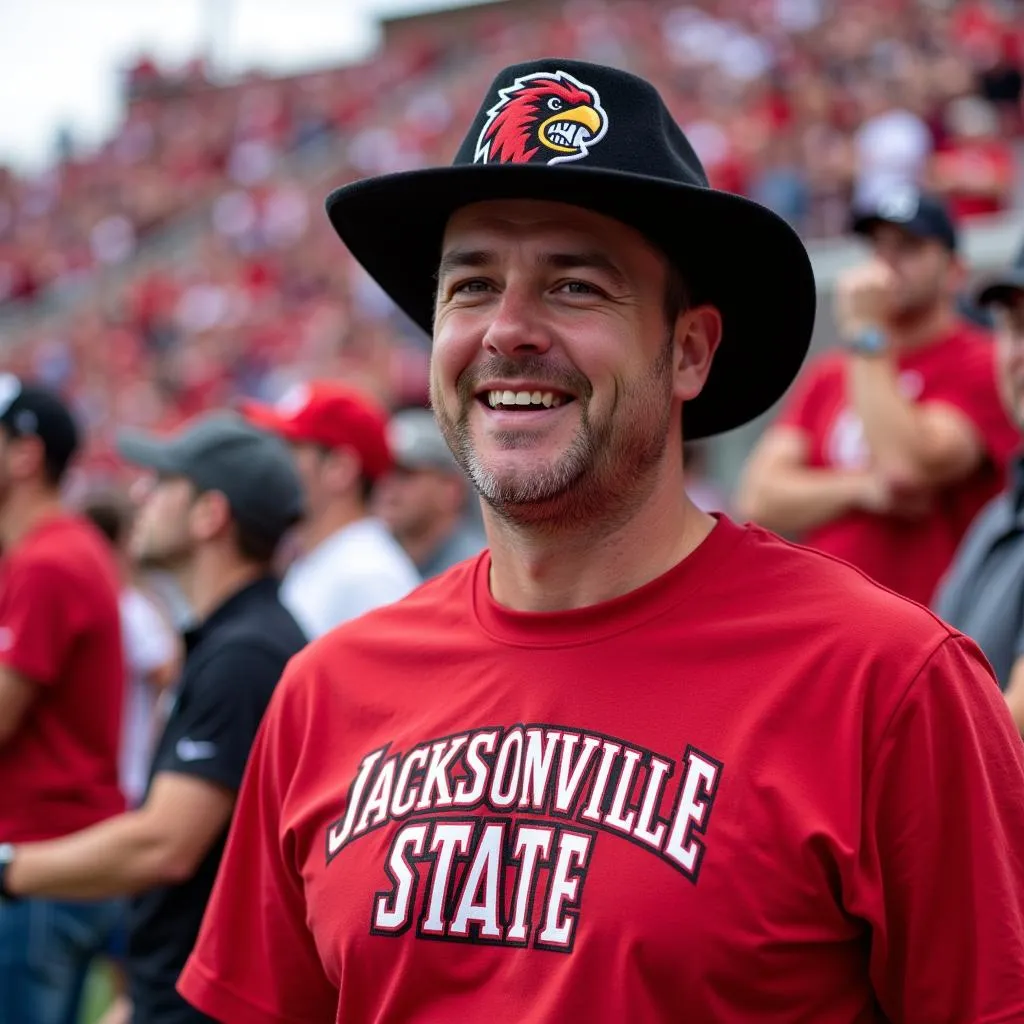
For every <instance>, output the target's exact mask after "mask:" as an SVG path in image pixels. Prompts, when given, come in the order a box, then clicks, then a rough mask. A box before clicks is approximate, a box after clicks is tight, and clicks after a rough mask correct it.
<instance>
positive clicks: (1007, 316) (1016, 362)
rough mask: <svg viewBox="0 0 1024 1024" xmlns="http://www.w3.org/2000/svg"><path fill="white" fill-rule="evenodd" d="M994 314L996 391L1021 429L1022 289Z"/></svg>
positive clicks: (1023, 413)
mask: <svg viewBox="0 0 1024 1024" xmlns="http://www.w3.org/2000/svg"><path fill="white" fill-rule="evenodd" d="M994 314H995V321H996V359H997V363H998V367H999V391H1000V394H1001V395H1002V398H1003V402H1004V404H1005V405H1006V409H1007V412H1009V414H1010V418H1011V419H1012V420H1013V422H1014V423H1016V424H1017V426H1019V427H1020V428H1021V430H1024V289H1021V290H1019V291H1016V292H1014V297H1013V299H1012V301H1010V302H1008V303H1006V304H1005V305H1000V306H997V307H996V308H995V310H994Z"/></svg>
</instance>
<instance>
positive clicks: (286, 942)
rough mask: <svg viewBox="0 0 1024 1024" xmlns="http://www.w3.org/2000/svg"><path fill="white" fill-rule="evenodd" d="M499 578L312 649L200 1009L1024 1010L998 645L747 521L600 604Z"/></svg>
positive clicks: (297, 669)
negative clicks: (563, 603) (990, 662)
mask: <svg viewBox="0 0 1024 1024" xmlns="http://www.w3.org/2000/svg"><path fill="white" fill-rule="evenodd" d="M488 572H489V556H488V555H487V554H486V553H484V554H483V555H482V556H480V558H478V559H476V560H474V561H472V562H468V563H464V564H462V565H461V566H457V567H456V568H455V569H453V570H451V571H450V572H449V573H447V574H445V575H444V576H441V577H439V578H437V579H436V580H434V581H432V582H430V583H428V584H426V585H425V586H423V587H421V588H420V589H419V590H418V591H416V592H414V593H413V594H412V595H411V596H410V597H409V598H407V599H405V600H403V601H401V602H399V603H398V604H394V605H391V606H388V607H385V608H382V609H378V610H377V611H374V612H371V613H370V614H368V615H367V616H365V617H364V618H362V619H360V620H357V621H355V622H353V623H350V624H348V625H346V626H343V627H342V628H341V629H339V630H337V631H335V632H334V633H332V634H328V635H327V636H326V637H325V638H323V639H322V640H320V641H318V642H317V643H315V644H312V645H311V646H310V647H309V648H308V649H307V650H306V651H305V652H304V653H302V654H300V655H298V656H297V657H296V658H295V659H294V660H293V662H292V663H291V665H290V666H289V668H288V670H287V671H286V673H285V676H284V679H283V680H282V682H281V684H280V685H279V687H278V689H277V692H276V693H275V695H274V698H273V700H272V702H271V706H270V709H269V711H268V713H267V717H266V719H265V720H264V723H263V727H262V730H261V732H260V734H259V736H258V738H257V741H256V744H255V746H254V749H253V753H252V755H251V759H250V762H249V767H248V770H247V775H246V779H245V781H244V783H243V787H242V791H241V795H240V798H239V803H238V808H237V811H236V815H235V819H234V824H233V827H232V833H231V836H230V838H229V841H228V848H227V852H226V855H225V858H224V862H223V865H222V868H221V871H220V875H219V879H218V883H217V886H216V888H215V890H214V894H213V897H212V900H211V902H210V904H209V908H208V911H207V916H206V919H205V921H204V925H203V928H202V931H201V933H200V937H199V939H198V942H197V945H196V948H195V951H194V953H193V956H192V958H191V960H190V961H189V964H188V965H187V966H186V968H185V970H184V972H183V974H182V976H181V979H180V981H179V987H180V990H181V992H182V994H183V995H184V996H185V998H187V999H189V1000H191V1001H192V1002H193V1003H195V1004H196V1005H197V1006H198V1007H200V1008H201V1009H202V1010H203V1011H205V1012H206V1013H208V1014H210V1015H211V1016H213V1017H215V1018H217V1019H218V1020H226V1021H247V1022H249V1024H285V1022H298V1021H318V1022H322V1021H329V1020H336V1021H338V1022H344V1024H364V1022H366V1024H369V1022H375V1024H383V1022H385V1021H416V1022H442V1021H487V1022H491V1024H499V1022H502V1024H503V1022H512V1021H514V1022H524V1021H529V1022H561V1021H595V1022H608V1024H612V1022H614V1024H620V1022H622V1021H630V1022H631V1024H645V1022H650V1024H654V1022H661V1021H666V1020H676V1019H679V1018H680V1015H683V1016H685V1018H686V1019H688V1020H693V1021H718V1022H730V1021H749V1020H758V1021H776V1022H779V1024H781V1022H786V1024H790V1022H792V1021H796V1020H807V1021H810V1020H813V1021H815V1022H817V1024H832V1022H835V1024H854V1022H857V1024H868V1022H874V1021H882V1020H885V1019H888V1020H892V1021H900V1020H908V1019H914V1020H922V1021H924V1020H958V1021H959V1020H963V1021H967V1020H981V1019H985V1020H992V1021H996V1020H1006V1021H1009V1020H1011V1019H1013V1020H1017V1019H1024V863H1022V858H1024V747H1022V745H1021V742H1020V738H1019V736H1017V734H1016V732H1015V730H1014V727H1013V724H1012V722H1011V720H1010V716H1009V713H1008V712H1007V709H1006V707H1005V705H1004V703H1003V700H1002V698H1001V696H1000V694H999V688H998V686H997V685H996V683H995V680H994V679H993V678H992V676H991V674H990V672H989V670H988V668H987V665H986V663H985V662H984V659H983V657H982V655H981V654H980V652H979V651H978V649H977V648H976V647H975V646H974V644H973V643H972V642H971V641H969V640H967V639H966V638H964V637H963V636H961V635H960V634H957V633H954V632H953V631H952V630H951V629H950V628H949V627H948V626H946V625H945V624H943V623H942V622H940V621H939V620H938V619H936V618H935V617H934V616H933V615H932V614H931V613H929V612H928V611H926V610H925V609H924V608H921V607H920V606H918V605H916V604H913V603H912V602H909V601H905V600H903V599H902V598H900V597H897V596H896V595H894V594H891V593H890V592H888V591H886V590H884V589H883V588H881V587H878V586H877V585H875V584H874V583H872V582H871V581H869V580H868V579H867V578H866V577H865V576H864V575H863V574H862V573H860V572H858V571H857V570H855V569H853V568H851V567H850V566H848V565H845V564H843V563H841V562H839V561H837V560H835V559H830V558H827V557H825V556H823V555H821V554H818V553H816V552H813V551H810V550H808V549H806V548H803V547H799V546H796V545H791V544H788V543H786V542H785V541H782V540H780V539H779V538H777V537H775V536H774V535H773V534H770V533H768V532H766V531H764V530H761V529H759V528H757V527H749V528H740V527H738V526H736V525H735V524H733V523H732V522H730V521H729V520H728V519H724V518H721V519H719V522H718V525H717V526H716V527H715V529H714V530H713V531H712V532H711V534H710V536H709V537H708V538H707V540H706V541H705V542H704V543H703V544H702V545H701V546H700V547H699V548H698V549H697V550H696V551H695V552H694V553H693V554H692V555H691V556H690V557H688V558H686V559H684V560H683V562H681V563H680V564H679V565H678V566H676V567H675V568H673V569H671V570H669V571H668V572H667V573H666V574H664V575H663V576H661V577H660V578H658V579H656V580H654V581H653V582H651V583H649V584H648V585H646V586H644V587H642V588H640V589H638V590H636V591H634V592H633V593H630V594H628V595H625V596H623V597H621V598H618V599H616V600H613V601H610V602H607V603H604V604H601V605H598V606H595V607H591V608H585V609H580V610H575V611H568V612H561V613H555V614H543V615H540V614H523V613H515V612H511V611H508V610H507V609H503V608H502V607H500V606H499V605H497V604H496V603H495V602H494V600H493V599H492V597H491V595H490V593H489V588H488ZM240 937H244V939H243V940H240ZM876 1000H877V1002H876ZM883 1015H884V1016H883Z"/></svg>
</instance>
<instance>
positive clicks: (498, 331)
mask: <svg viewBox="0 0 1024 1024" xmlns="http://www.w3.org/2000/svg"><path fill="white" fill-rule="evenodd" d="M483 346H484V348H485V349H487V350H488V352H491V353H494V354H497V355H503V356H514V355H523V354H525V353H530V354H537V353H540V352H547V351H548V349H549V348H551V335H550V332H549V330H548V328H547V326H546V324H545V317H544V310H543V303H542V301H541V300H540V298H539V297H537V296H536V295H534V294H533V293H531V291H530V290H529V289H528V288H526V287H525V286H523V285H513V286H510V287H507V288H506V289H505V290H504V292H502V294H501V298H500V300H499V301H498V303H497V305H496V307H495V311H494V319H493V320H491V322H490V324H489V325H488V327H487V331H486V332H485V334H484V337H483Z"/></svg>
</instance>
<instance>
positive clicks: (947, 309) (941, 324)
mask: <svg viewBox="0 0 1024 1024" xmlns="http://www.w3.org/2000/svg"><path fill="white" fill-rule="evenodd" d="M956 321H957V314H956V310H955V309H953V307H952V306H949V305H946V304H943V305H940V306H936V307H935V308H934V309H931V310H929V311H928V312H927V313H923V314H922V315H921V316H918V317H914V318H913V319H908V320H904V321H897V322H894V323H892V324H890V325H889V326H888V327H887V328H886V333H887V334H888V336H889V340H890V341H891V342H892V345H893V347H894V348H895V349H896V351H897V352H912V351H913V350H914V349H918V348H923V347H925V346H926V345H931V344H933V343H934V342H936V341H938V340H939V339H940V338H943V337H945V336H946V335H947V334H949V333H950V332H951V331H952V330H953V328H954V327H955V326H956Z"/></svg>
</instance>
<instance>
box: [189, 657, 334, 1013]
mask: <svg viewBox="0 0 1024 1024" xmlns="http://www.w3.org/2000/svg"><path fill="white" fill-rule="evenodd" d="M290 679H291V681H294V679H295V663H293V666H292V667H291V668H289V670H288V672H286V673H285V677H284V678H283V680H282V682H281V685H280V686H279V687H278V690H277V692H276V693H275V695H274V698H273V700H272V701H271V704H270V708H269V709H268V711H267V715H266V718H265V719H264V722H263V726H262V727H261V729H260V732H259V735H258V736H257V739H256V744H255V746H254V748H253V752H252V759H251V761H250V763H249V767H248V770H247V772H246V776H245V781H244V782H243V784H242V790H241V793H240V794H239V798H238V803H237V806H236V810H235V815H234V819H233V821H232V825H231V831H230V834H229V837H228V843H227V848H226V850H225V852H224V859H223V861H222V862H221V868H220V872H219V874H218V876H217V882H216V885H215V886H214V889H213V894H212V896H211V898H210V902H209V903H208V905H207V908H206V915H205V917H204V918H203V924H202V928H201V929H200V932H199V937H198V939H197V941H196V945H195V947H194V949H193V952H192V955H191V957H190V958H189V960H188V963H187V964H186V965H185V968H184V970H183V971H182V973H181V976H180V978H179V980H178V991H179V992H180V993H181V995H182V996H183V997H184V998H185V999H186V1000H188V1002H190V1003H191V1004H192V1005H193V1006H195V1007H197V1008H198V1009H200V1010H201V1011H202V1012H203V1013H206V1014H208V1015H209V1016H211V1017H214V1018H215V1019H217V1020H222V1021H243V1020H244V1021H250V1022H251V1024H321V1022H323V1021H332V1020H334V1019H335V1016H336V1014H337V1008H338V992H337V989H336V988H335V987H334V986H333V985H332V984H331V983H330V981H329V980H328V978H327V976H326V974H325V973H324V970H323V966H322V965H321V962H320V957H319V955H318V953H317V949H316V944H315V942H314V940H313V936H312V934H311V933H310V931H309V928H308V927H307V925H306V916H307V914H306V904H305V893H304V889H303V883H302V878H301V876H300V874H299V871H298V868H297V856H296V850H295V843H294V839H293V836H292V833H291V832H290V831H289V830H288V829H287V828H286V827H285V826H284V825H283V824H282V805H283V802H284V796H285V791H286V788H287V786H288V784H289V781H290V780H291V778H292V776H293V775H294V774H295V770H296V763H297V759H298V751H299V749H300V748H301V732H300V729H299V728H297V727H296V725H295V724H294V723H295V721H296V719H297V718H298V717H299V715H300V714H301V711H296V708H295V703H296V702H295V699H294V698H295V697H296V696H297V694H296V688H294V687H290V686H289V681H290ZM239 935H244V936H245V942H239V941H238V936H239Z"/></svg>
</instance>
